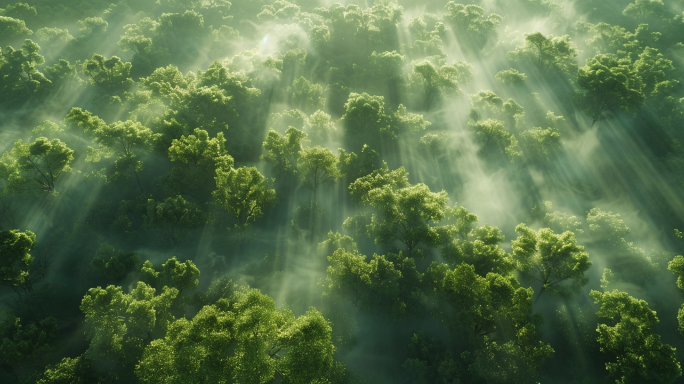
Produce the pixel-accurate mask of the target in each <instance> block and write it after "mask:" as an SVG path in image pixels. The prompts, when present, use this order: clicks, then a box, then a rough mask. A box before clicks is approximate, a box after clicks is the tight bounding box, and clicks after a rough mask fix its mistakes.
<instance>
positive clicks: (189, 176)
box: [161, 128, 234, 202]
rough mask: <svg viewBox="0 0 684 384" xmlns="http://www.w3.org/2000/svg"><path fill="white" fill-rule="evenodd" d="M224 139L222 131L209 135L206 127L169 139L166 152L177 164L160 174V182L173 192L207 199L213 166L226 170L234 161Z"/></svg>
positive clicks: (212, 179) (211, 181)
mask: <svg viewBox="0 0 684 384" xmlns="http://www.w3.org/2000/svg"><path fill="white" fill-rule="evenodd" d="M225 142H226V139H225V138H224V135H223V132H219V133H217V134H216V137H214V138H210V137H209V133H208V132H207V131H205V130H202V129H199V128H195V130H194V131H193V134H191V135H187V136H186V135H183V136H181V137H180V138H179V139H173V141H172V142H171V146H170V147H169V148H168V154H169V159H170V160H171V161H173V162H175V163H176V164H177V165H176V166H174V167H173V168H172V169H171V173H170V174H169V175H166V176H163V177H162V179H161V183H162V184H163V185H164V187H165V188H167V189H168V190H169V191H172V192H174V193H176V194H180V195H186V196H190V197H193V198H195V199H197V200H199V201H201V202H203V201H207V200H208V199H209V198H210V193H211V191H212V190H213V189H214V188H213V185H214V184H215V183H214V177H215V176H216V170H217V169H220V170H230V169H231V168H232V167H233V165H234V161H233V158H232V157H231V156H230V155H229V154H228V151H226V149H225Z"/></svg>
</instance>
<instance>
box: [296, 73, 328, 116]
mask: <svg viewBox="0 0 684 384" xmlns="http://www.w3.org/2000/svg"><path fill="white" fill-rule="evenodd" d="M287 93H288V95H289V96H290V100H291V103H292V105H293V106H295V107H296V108H299V109H301V110H303V111H305V112H313V111H316V110H319V109H323V108H325V98H324V97H323V87H322V86H320V85H319V84H312V83H311V82H309V80H307V79H306V78H305V77H303V76H302V77H299V78H298V79H295V81H294V82H293V83H292V87H287Z"/></svg>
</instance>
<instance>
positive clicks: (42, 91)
mask: <svg viewBox="0 0 684 384" xmlns="http://www.w3.org/2000/svg"><path fill="white" fill-rule="evenodd" d="M3 19H6V18H5V17H3V16H0V23H1V22H2V20H3ZM0 28H2V26H1V24H0ZM0 35H2V34H1V33H0ZM39 49H40V47H39V46H38V44H36V43H34V42H33V41H31V40H29V39H26V40H24V43H23V44H22V45H21V49H18V50H15V49H14V48H12V47H11V46H6V47H4V48H0V94H1V95H3V96H2V97H0V106H4V107H7V108H18V107H21V106H23V105H25V104H26V103H28V102H32V101H34V102H35V101H38V102H42V101H43V99H44V98H45V96H46V95H47V94H48V92H49V90H50V88H51V84H52V83H51V81H50V80H48V79H47V78H46V77H45V76H44V75H43V74H42V73H41V72H39V71H38V69H37V67H38V66H39V65H41V64H43V63H44V62H45V59H44V58H43V56H41V55H40V54H38V50H39ZM10 95H11V97H10Z"/></svg>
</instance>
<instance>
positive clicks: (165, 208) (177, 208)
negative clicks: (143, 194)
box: [145, 196, 207, 245]
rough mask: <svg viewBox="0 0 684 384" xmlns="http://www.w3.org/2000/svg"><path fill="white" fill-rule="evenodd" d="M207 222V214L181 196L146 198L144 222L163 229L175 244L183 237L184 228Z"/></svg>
mask: <svg viewBox="0 0 684 384" xmlns="http://www.w3.org/2000/svg"><path fill="white" fill-rule="evenodd" d="M206 222H207V215H206V214H205V213H204V212H202V210H200V209H199V208H198V207H197V206H196V205H195V204H193V203H191V202H188V201H187V200H185V199H184V198H183V197H182V196H175V197H168V198H166V200H164V201H163V202H158V201H155V200H154V199H148V200H147V215H145V224H146V225H149V226H150V227H158V228H162V229H164V230H165V231H166V232H167V233H168V235H169V237H170V238H171V242H172V243H173V244H174V245H175V244H177V243H178V241H179V240H181V239H182V238H183V237H184V235H185V234H184V233H183V231H184V230H187V229H190V228H196V227H199V226H202V225H204V224H205V223H206Z"/></svg>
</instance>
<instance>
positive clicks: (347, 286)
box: [322, 235, 421, 316]
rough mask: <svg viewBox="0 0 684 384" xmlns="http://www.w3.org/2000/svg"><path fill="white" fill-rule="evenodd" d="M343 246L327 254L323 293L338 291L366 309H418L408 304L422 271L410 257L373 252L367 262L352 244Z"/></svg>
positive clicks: (397, 311) (398, 312)
mask: <svg viewBox="0 0 684 384" xmlns="http://www.w3.org/2000/svg"><path fill="white" fill-rule="evenodd" d="M329 238H330V235H329ZM346 248H348V249H345V248H338V249H337V250H335V251H334V252H333V253H332V255H330V256H328V262H329V263H330V265H329V266H328V268H327V270H326V277H325V280H324V281H323V282H322V283H323V285H324V289H325V291H324V295H331V294H333V293H334V294H341V295H343V296H346V297H347V298H348V299H349V300H351V302H352V303H354V304H355V305H356V306H358V307H360V308H362V309H364V310H366V311H373V310H376V309H383V310H385V311H387V312H389V313H390V314H392V315H393V316H398V315H401V314H404V313H405V312H406V311H407V310H411V309H417V308H415V306H414V305H411V304H412V301H413V300H415V297H412V296H414V295H416V292H415V289H416V288H418V285H419V282H420V279H421V274H420V273H419V272H418V271H417V270H416V267H415V262H414V261H413V259H411V258H409V257H406V256H403V255H402V254H401V253H399V254H388V255H387V256H384V255H377V254H375V255H373V257H372V259H371V260H370V261H368V262H367V261H366V256H364V255H361V254H360V253H359V252H358V250H356V249H355V247H349V246H347V247H346ZM414 304H415V303H414ZM409 308H411V309H409Z"/></svg>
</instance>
